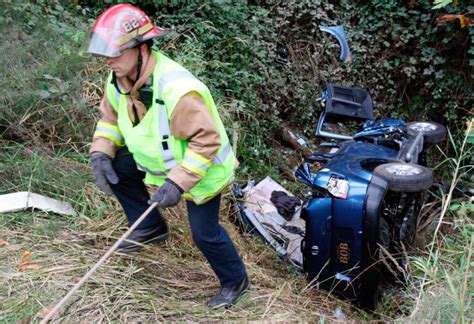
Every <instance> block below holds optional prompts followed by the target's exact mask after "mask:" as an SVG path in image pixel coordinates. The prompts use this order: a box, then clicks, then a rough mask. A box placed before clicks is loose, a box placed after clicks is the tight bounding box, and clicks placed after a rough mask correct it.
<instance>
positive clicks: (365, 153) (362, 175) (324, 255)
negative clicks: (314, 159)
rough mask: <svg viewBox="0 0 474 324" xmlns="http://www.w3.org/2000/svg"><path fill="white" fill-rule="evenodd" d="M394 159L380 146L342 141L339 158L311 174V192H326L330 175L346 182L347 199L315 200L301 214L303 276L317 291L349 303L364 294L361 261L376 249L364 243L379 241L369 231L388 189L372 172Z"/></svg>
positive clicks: (322, 198) (395, 157) (338, 153)
mask: <svg viewBox="0 0 474 324" xmlns="http://www.w3.org/2000/svg"><path fill="white" fill-rule="evenodd" d="M398 155H399V152H398V151H396V150H393V149H390V148H387V147H384V146H381V145H375V144H372V143H366V142H344V143H341V144H340V146H339V150H338V152H337V154H335V155H334V157H332V158H331V159H330V161H328V162H327V163H326V164H325V166H324V168H323V169H322V170H320V171H319V172H318V173H317V174H316V175H315V177H314V180H313V186H312V187H313V188H314V189H315V190H318V188H325V187H326V185H327V183H328V181H329V179H330V178H331V177H333V176H337V177H338V178H341V179H345V180H348V181H349V192H348V197H347V199H336V198H332V197H318V198H315V199H310V200H309V202H308V204H307V206H306V208H305V209H304V216H303V217H304V218H305V220H306V236H305V237H306V239H305V243H304V247H303V250H304V255H305V265H304V266H305V272H307V274H308V280H310V281H314V283H315V284H317V285H318V286H319V287H320V288H325V289H328V290H329V289H332V290H334V291H335V292H336V293H338V294H340V295H343V296H344V297H345V298H348V299H355V298H357V297H358V296H359V295H360V294H361V293H362V292H361V291H359V290H360V287H361V285H360V283H361V281H362V280H364V278H365V275H364V274H362V275H361V271H362V270H363V269H365V268H366V266H367V264H361V260H366V259H367V258H366V257H364V254H365V255H367V254H370V252H371V250H373V249H375V246H370V245H375V244H376V242H375V241H376V239H374V242H372V243H374V244H370V243H371V242H368V241H366V240H365V238H366V237H371V236H374V235H375V236H377V235H376V233H372V235H369V234H370V233H367V232H368V231H371V229H372V227H373V226H372V225H375V227H376V226H377V224H373V223H374V222H376V215H374V213H375V214H376V212H377V210H378V208H379V203H380V201H381V199H380V198H381V197H383V195H385V192H386V190H387V184H386V183H385V182H384V181H383V180H382V179H380V178H377V177H376V176H374V174H373V173H372V171H371V170H370V169H371V166H372V165H374V164H380V163H387V162H391V161H395V160H397V157H398ZM374 205H375V207H374ZM374 209H375V211H374ZM334 215H336V216H337V217H334ZM369 218H373V219H372V220H370V219H369ZM364 222H369V223H370V226H365V224H364ZM364 234H365V235H364ZM363 245H364V246H363ZM328 247H330V248H328ZM368 247H369V248H368ZM333 256H337V257H336V258H334V257H333ZM367 274H369V273H367ZM372 275H374V274H372ZM367 293H369V291H367Z"/></svg>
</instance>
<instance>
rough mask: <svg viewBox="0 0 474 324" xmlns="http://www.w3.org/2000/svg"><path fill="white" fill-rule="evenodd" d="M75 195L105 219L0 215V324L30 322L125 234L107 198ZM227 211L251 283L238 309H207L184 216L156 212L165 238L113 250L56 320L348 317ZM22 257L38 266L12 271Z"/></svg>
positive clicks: (210, 285) (207, 287)
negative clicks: (131, 250)
mask: <svg viewBox="0 0 474 324" xmlns="http://www.w3.org/2000/svg"><path fill="white" fill-rule="evenodd" d="M83 198H84V201H85V202H87V204H89V205H90V206H91V207H92V208H93V209H94V208H97V209H102V210H103V212H104V217H101V218H98V217H96V218H94V219H93V218H88V217H87V215H80V216H79V217H78V218H75V219H71V218H69V219H67V218H64V217H61V216H58V215H54V214H46V213H44V212H41V211H34V212H20V213H16V214H6V215H4V216H2V217H3V221H4V222H3V223H4V226H1V227H0V239H2V240H5V241H7V242H8V245H4V246H1V247H0V259H1V260H2V262H1V264H0V273H1V278H0V322H3V321H4V322H9V323H11V322H15V321H18V320H20V319H26V320H34V319H35V314H37V312H39V311H40V310H42V309H43V307H45V306H51V305H53V304H55V303H56V302H57V301H59V299H60V298H61V297H62V296H64V295H65V294H66V293H67V291H68V290H69V289H71V288H72V286H73V285H74V284H75V283H76V282H77V281H78V279H79V278H80V277H81V276H82V275H83V274H85V273H86V271H87V270H88V269H89V268H90V267H91V266H92V265H93V264H94V263H95V262H96V261H97V260H98V259H99V258H100V256H101V255H102V254H104V253H105V252H106V250H107V249H108V248H109V247H110V246H111V245H112V244H113V242H114V240H115V239H117V238H118V237H119V236H120V235H121V233H123V231H124V228H125V227H124V226H125V222H124V217H123V216H122V212H121V208H120V207H119V205H118V204H117V203H116V202H115V201H114V200H112V199H109V200H104V199H103V196H102V195H100V194H99V193H98V192H97V190H96V189H95V188H94V187H86V188H85V189H84V197H83ZM232 211H233V208H232V207H231V205H230V204H223V207H222V210H221V219H222V223H223V225H224V227H225V228H226V229H227V231H228V233H229V235H230V236H231V238H232V239H233V241H234V243H235V244H236V246H237V248H238V250H239V251H240V253H241V255H242V257H243V259H244V262H245V264H246V265H247V269H248V272H249V276H250V278H251V290H250V292H249V293H247V294H246V295H245V296H244V297H243V298H242V299H241V300H240V302H239V303H238V304H237V305H236V306H234V307H231V308H229V309H219V310H210V309H208V308H207V307H206V306H205V302H206V301H207V299H208V298H210V297H211V295H212V294H213V293H214V292H215V291H216V290H217V289H218V282H217V279H216V278H215V276H214V274H213V272H212V271H211V269H210V267H209V266H208V265H207V263H206V262H205V260H204V259H203V257H202V256H201V254H200V252H199V250H198V249H197V248H196V247H195V246H194V244H193V242H192V240H191V237H190V232H189V230H188V223H187V219H186V218H187V216H186V211H185V208H184V205H180V206H179V207H177V208H175V209H171V210H167V211H165V212H164V214H165V215H166V218H167V220H168V222H169V224H170V228H171V237H170V239H169V240H168V241H166V242H165V243H164V244H161V245H150V246H146V247H145V248H144V249H143V250H142V251H141V252H140V253H137V254H133V255H124V254H119V253H116V254H115V255H114V256H113V257H112V258H110V259H109V260H108V261H107V262H106V264H105V265H104V266H102V267H101V268H100V269H99V270H98V271H97V272H96V273H95V274H94V275H93V277H92V279H91V280H90V281H89V282H88V283H86V284H85V285H84V286H83V287H82V288H81V289H80V290H79V291H78V292H77V293H76V295H74V296H73V297H72V298H71V299H70V301H69V302H68V303H67V305H66V306H65V307H64V308H63V309H62V310H61V318H60V320H61V321H64V322H77V321H78V320H79V319H80V320H81V321H93V322H111V321H120V322H130V321H134V322H137V321H177V320H188V321H202V320H272V321H276V320H278V321H289V320H292V321H315V320H318V319H320V318H321V317H328V316H329V317H330V316H332V314H333V312H334V310H335V309H336V308H337V307H338V306H341V305H342V308H343V311H344V313H345V314H346V316H347V315H348V314H351V311H350V309H349V306H348V305H347V304H344V303H343V302H342V301H339V300H336V299H333V298H332V297H330V296H328V295H327V293H325V292H322V291H315V290H313V289H307V287H306V282H305V280H304V278H303V277H301V276H297V275H295V274H293V273H291V271H288V270H287V269H285V267H284V265H283V264H282V263H281V262H280V261H279V260H278V259H277V257H276V256H275V254H274V252H273V251H272V250H271V249H270V248H268V247H267V246H265V245H264V244H263V243H262V242H261V241H260V240H259V239H258V238H254V237H248V236H243V235H242V234H241V233H239V230H238V228H237V227H236V226H235V225H234V224H232V223H231V222H230V221H229V219H230V217H229V216H230V214H232ZM23 217H27V218H33V220H32V222H31V225H30V226H22V225H21V224H19V222H18V218H23ZM20 223H21V222H20ZM53 225H54V226H53ZM51 226H53V228H52V227H51ZM45 229H49V230H45ZM25 251H29V252H30V253H31V261H30V262H31V264H34V265H38V266H39V268H38V267H37V266H34V267H32V269H26V270H24V271H20V270H19V269H18V266H19V264H20V263H21V256H22V254H23V253H24V252H25ZM35 268H36V269H35ZM348 317H349V318H350V316H348Z"/></svg>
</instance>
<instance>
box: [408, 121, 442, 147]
mask: <svg viewBox="0 0 474 324" xmlns="http://www.w3.org/2000/svg"><path fill="white" fill-rule="evenodd" d="M420 129H422V130H423V141H424V142H425V143H428V144H438V143H439V142H441V141H442V140H444V139H445V138H446V133H447V132H446V127H444V126H443V125H441V124H438V123H435V122H424V121H416V122H411V123H407V132H408V134H409V135H412V136H416V135H417V134H418V132H419V131H420Z"/></svg>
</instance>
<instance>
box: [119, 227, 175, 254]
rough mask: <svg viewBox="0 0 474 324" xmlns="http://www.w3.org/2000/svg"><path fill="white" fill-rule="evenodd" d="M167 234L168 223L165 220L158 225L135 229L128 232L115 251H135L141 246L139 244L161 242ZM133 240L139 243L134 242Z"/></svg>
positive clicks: (166, 237)
mask: <svg viewBox="0 0 474 324" xmlns="http://www.w3.org/2000/svg"><path fill="white" fill-rule="evenodd" d="M169 236H170V234H169V232H168V225H167V224H166V222H163V224H161V225H158V226H153V227H148V228H143V229H135V230H134V231H133V232H132V233H130V235H129V236H128V237H127V238H126V240H125V241H123V242H122V243H120V245H119V246H118V248H117V251H119V252H122V253H129V252H135V251H138V250H140V249H141V248H142V245H141V244H148V243H159V242H163V241H165V240H167V239H168V237H169ZM135 242H138V243H141V244H136V243H135Z"/></svg>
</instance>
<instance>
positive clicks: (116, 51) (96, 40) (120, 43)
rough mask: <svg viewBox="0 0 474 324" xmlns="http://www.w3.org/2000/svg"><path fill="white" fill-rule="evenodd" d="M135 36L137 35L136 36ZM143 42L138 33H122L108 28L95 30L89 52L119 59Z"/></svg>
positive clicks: (90, 39) (90, 40)
mask: <svg viewBox="0 0 474 324" xmlns="http://www.w3.org/2000/svg"><path fill="white" fill-rule="evenodd" d="M134 34H135V35H134ZM140 40H141V41H142V37H141V36H140V35H137V34H136V33H122V32H120V31H117V30H112V29H108V28H95V29H94V30H93V31H91V33H90V38H89V46H88V48H87V52H89V53H91V54H92V55H96V56H110V57H117V56H120V55H122V53H123V52H124V51H125V50H126V49H129V48H132V47H134V46H136V45H137V44H139V43H140V42H141V41H140Z"/></svg>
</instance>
